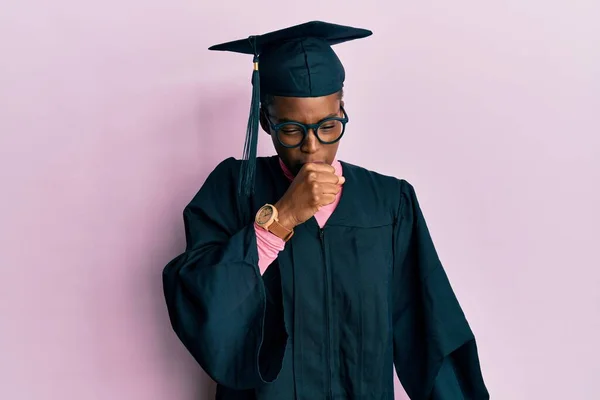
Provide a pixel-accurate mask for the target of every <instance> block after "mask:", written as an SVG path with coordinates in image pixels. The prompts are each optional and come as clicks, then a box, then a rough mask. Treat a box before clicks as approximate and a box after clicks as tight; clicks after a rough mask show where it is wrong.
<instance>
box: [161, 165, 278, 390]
mask: <svg viewBox="0 0 600 400" xmlns="http://www.w3.org/2000/svg"><path fill="white" fill-rule="evenodd" d="M237 165H238V164H237V162H236V160H234V159H233V158H230V159H228V160H225V161H224V162H222V163H221V164H220V165H219V166H218V167H217V168H216V169H215V170H214V171H213V172H212V173H211V174H210V175H209V177H208V178H207V180H206V182H205V183H204V185H203V186H202V188H201V189H200V191H199V192H198V194H197V195H196V196H195V197H194V199H193V200H192V201H191V203H190V204H189V205H188V206H187V207H186V208H185V210H184V213H183V217H184V225H185V234H186V243H187V244H186V250H185V252H184V253H183V254H180V255H179V256H177V257H176V258H174V259H173V260H172V261H170V262H169V263H168V264H167V265H166V266H165V268H164V270H163V290H164V295H165V300H166V304H167V308H168V313H169V318H170V321H171V325H172V327H173V330H174V331H175V333H176V334H177V336H178V337H179V339H180V340H181V342H182V343H183V344H184V345H185V347H186V348H187V349H188V351H189V352H190V353H191V355H192V356H193V357H194V358H195V359H196V361H197V362H198V363H199V364H200V366H201V367H202V368H203V369H204V370H205V371H206V373H207V374H208V375H209V376H210V377H211V378H212V379H213V380H214V381H216V382H217V383H219V384H221V385H223V386H226V387H228V388H231V389H238V390H244V389H252V388H256V387H259V386H260V385H262V384H264V383H268V382H272V381H273V380H274V379H275V378H276V377H277V375H278V374H279V372H280V370H281V365H282V362H283V355H284V350H285V346H286V343H287V338H288V334H287V332H286V330H285V325H284V317H283V304H282V300H281V281H280V279H273V277H272V276H270V275H272V274H269V272H268V271H267V273H266V274H265V276H264V277H263V276H261V274H260V271H259V269H258V254H257V244H256V234H255V231H254V226H253V220H252V219H251V218H249V215H250V213H249V210H244V209H243V207H242V206H241V205H240V203H239V200H238V196H237V190H236V187H237V186H236V184H235V183H236V182H237V178H236V176H235V174H236V173H239V172H238V170H239V168H236V166H237Z"/></svg>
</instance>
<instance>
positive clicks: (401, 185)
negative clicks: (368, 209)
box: [342, 161, 418, 216]
mask: <svg viewBox="0 0 600 400" xmlns="http://www.w3.org/2000/svg"><path fill="white" fill-rule="evenodd" d="M342 167H343V173H344V176H345V177H346V178H347V179H352V180H354V181H355V182H358V183H359V184H360V188H361V193H360V194H361V197H362V198H363V199H364V200H365V201H366V202H367V203H368V202H369V200H371V201H374V202H376V203H377V204H379V205H382V206H384V208H386V209H389V210H393V214H394V215H396V216H398V215H399V213H401V212H402V211H403V210H406V209H407V208H408V209H412V208H413V207H414V206H415V205H417V206H418V202H417V196H416V192H415V188H414V186H413V184H412V183H410V182H409V181H408V180H406V179H404V178H401V177H396V176H392V175H386V174H383V173H380V172H377V171H374V170H371V169H368V168H365V167H361V166H358V165H355V164H351V163H347V162H343V161H342Z"/></svg>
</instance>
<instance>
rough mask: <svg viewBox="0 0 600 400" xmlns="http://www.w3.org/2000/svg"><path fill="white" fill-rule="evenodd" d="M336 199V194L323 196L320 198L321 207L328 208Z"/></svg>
mask: <svg viewBox="0 0 600 400" xmlns="http://www.w3.org/2000/svg"><path fill="white" fill-rule="evenodd" d="M335 199H336V196H335V194H323V195H321V196H320V197H319V206H321V207H322V206H328V205H329V204H332V203H333V202H334V201H335Z"/></svg>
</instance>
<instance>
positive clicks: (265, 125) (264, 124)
mask: <svg viewBox="0 0 600 400" xmlns="http://www.w3.org/2000/svg"><path fill="white" fill-rule="evenodd" d="M260 127H261V128H262V129H263V131H265V132H266V133H267V134H268V135H271V127H270V126H269V121H267V116H266V115H265V112H264V110H263V109H262V108H261V109H260Z"/></svg>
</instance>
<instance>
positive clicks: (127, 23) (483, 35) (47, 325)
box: [0, 0, 600, 400]
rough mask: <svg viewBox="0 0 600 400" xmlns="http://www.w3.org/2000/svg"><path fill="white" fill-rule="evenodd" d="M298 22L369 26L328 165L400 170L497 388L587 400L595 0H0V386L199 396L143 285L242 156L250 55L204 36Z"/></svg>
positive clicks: (354, 59) (68, 399)
mask: <svg viewBox="0 0 600 400" xmlns="http://www.w3.org/2000/svg"><path fill="white" fill-rule="evenodd" d="M312 19H323V20H328V21H331V22H338V23H342V24H350V25H356V26H361V27H366V28H370V29H372V30H373V31H374V33H375V34H374V36H372V37H371V38H368V39H365V40H361V41H357V42H354V43H351V44H343V45H340V46H337V48H336V50H337V52H338V54H339V55H340V57H341V58H342V60H343V62H344V63H345V65H346V68H347V77H348V81H347V88H346V103H347V109H348V112H349V114H350V115H351V118H352V120H351V123H350V125H349V127H348V132H347V136H346V138H345V139H344V141H343V144H342V147H341V150H340V154H339V157H340V158H341V159H343V160H346V161H349V162H353V163H357V164H361V165H363V166H365V167H368V168H371V169H375V170H378V171H381V172H384V173H387V174H393V175H396V176H398V177H402V178H406V179H408V180H409V181H411V182H412V183H413V184H414V185H415V187H416V189H417V192H418V193H419V196H420V199H421V203H422V206H423V209H424V211H425V215H426V217H427V219H428V222H429V224H430V228H431V231H432V234H433V236H434V240H435V241H436V244H437V246H438V249H439V252H440V254H441V257H442V259H443V261H444V263H445V265H446V270H447V271H448V274H449V276H450V278H451V280H452V283H453V286H454V288H455V290H456V292H457V294H458V297H459V299H460V301H461V303H462V304H463V307H464V309H465V311H466V313H467V315H468V318H469V320H470V322H471V324H472V327H473V330H474V331H475V333H476V335H477V338H478V341H479V347H480V355H481V359H482V367H483V370H484V374H485V378H486V381H487V383H488V385H489V389H490V391H491V393H492V398H493V399H495V400H554V399H556V400H559V399H561V400H562V399H569V400H571V399H585V400H587V399H590V400H592V399H598V398H600V388H599V387H598V377H600V368H599V367H598V360H599V359H600V345H599V344H598V338H599V337H600V290H599V286H600V272H598V270H599V267H600V261H599V256H598V247H599V245H600V243H599V242H600V234H599V233H598V230H599V228H600V212H599V211H598V207H599V205H600V190H599V189H598V186H599V184H600V140H599V135H600V124H599V122H598V121H599V118H600V24H599V23H598V20H599V19H600V3H598V2H597V1H595V0H589V1H574V0H573V1H569V2H567V1H542V0H529V1H522V0H521V1H517V0H502V1H500V0H493V1H485V2H482V1H475V0H472V1H469V0H457V1H453V2H447V1H441V0H439V1H421V2H406V1H373V2H372V3H371V4H370V5H369V3H368V2H365V1H360V2H358V1H357V2H350V1H327V2H325V1H315V0H306V1H303V2H296V3H292V2H289V3H288V2H282V1H277V2H275V1H272V2H267V1H264V0H256V1H248V2H246V1H218V2H214V1H211V2H207V1H188V0H170V1H166V0H149V1H141V0H120V1H115V0H103V1H98V0H95V1H75V0H57V1H54V2H45V1H41V0H22V1H19V2H16V1H14V2H10V3H6V4H3V6H2V7H1V11H0V185H1V186H0V190H1V194H2V197H1V200H0V202H1V207H0V315H1V320H0V398H2V399H7V400H8V399H10V400H50V399H63V400H106V399H111V400H166V399H169V400H204V399H210V398H211V396H210V393H211V391H212V390H213V385H212V384H211V383H210V381H209V379H207V378H206V376H205V375H204V374H203V372H202V371H201V369H200V368H199V367H198V366H197V365H196V364H195V362H194V361H193V360H192V358H191V357H190V356H189V355H188V353H187V352H186V351H185V349H184V348H183V347H182V345H181V344H180V343H179V341H178V340H177V338H176V337H175V335H174V334H173V333H172V331H171V327H170V325H169V322H168V318H167V314H166V309H165V305H164V301H163V297H162V296H163V294H162V288H161V270H162V268H163V266H164V265H165V264H166V263H167V262H168V261H169V260H170V259H171V258H173V257H174V256H176V255H177V254H178V253H179V252H181V251H182V250H183V246H184V234H183V225H182V218H181V212H182V210H183V207H184V206H185V205H186V203H187V202H188V201H189V200H190V199H191V197H192V196H193V195H194V193H195V192H196V191H197V189H198V188H199V187H200V185H201V184H202V182H203V181H204V179H205V177H206V175H207V174H208V173H209V171H210V170H211V169H212V168H213V167H214V166H215V165H216V163H217V162H219V161H220V160H222V159H223V158H225V157H228V156H231V155H233V156H240V155H241V153H242V148H243V138H244V132H245V124H246V117H247V113H248V107H249V104H248V102H249V96H250V86H249V80H250V72H251V59H250V58H247V57H244V56H240V55H233V54H225V53H211V52H208V51H207V47H209V46H210V45H212V44H214V43H218V42H221V41H225V40H230V39H236V38H242V37H246V36H248V35H250V34H257V33H262V32H264V31H268V30H272V29H278V28H281V27H284V26H288V25H291V24H296V23H300V22H305V21H307V20H312ZM260 141H261V142H260V152H261V154H264V155H266V154H272V150H271V145H270V141H269V139H268V137H267V136H266V135H264V136H261V138H260ZM400 391H401V390H400V388H398V396H397V397H398V398H402V397H401V395H400Z"/></svg>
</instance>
